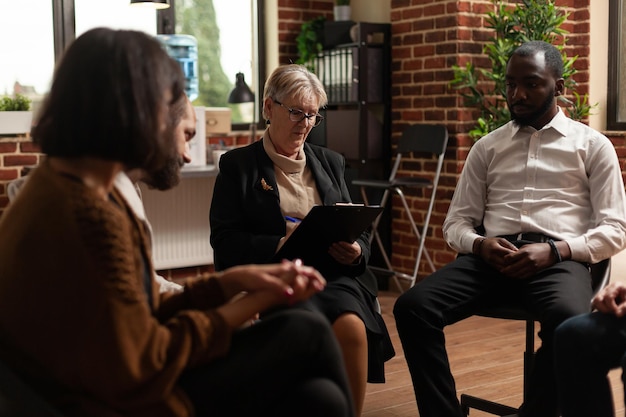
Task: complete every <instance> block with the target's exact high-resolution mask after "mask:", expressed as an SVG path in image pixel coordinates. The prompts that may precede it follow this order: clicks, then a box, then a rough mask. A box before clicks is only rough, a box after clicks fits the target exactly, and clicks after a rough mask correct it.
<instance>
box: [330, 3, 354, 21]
mask: <svg viewBox="0 0 626 417" xmlns="http://www.w3.org/2000/svg"><path fill="white" fill-rule="evenodd" d="M333 13H334V15H335V21H336V22H339V21H344V20H350V15H351V14H352V9H351V8H350V5H347V6H334V7H333Z"/></svg>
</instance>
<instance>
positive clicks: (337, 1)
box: [335, 0, 350, 6]
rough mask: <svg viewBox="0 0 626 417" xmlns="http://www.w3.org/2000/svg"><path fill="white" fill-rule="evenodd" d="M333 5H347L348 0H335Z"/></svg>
mask: <svg viewBox="0 0 626 417" xmlns="http://www.w3.org/2000/svg"><path fill="white" fill-rule="evenodd" d="M335 5H337V6H349V5H350V0H335Z"/></svg>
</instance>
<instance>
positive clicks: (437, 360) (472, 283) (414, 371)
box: [394, 255, 592, 417]
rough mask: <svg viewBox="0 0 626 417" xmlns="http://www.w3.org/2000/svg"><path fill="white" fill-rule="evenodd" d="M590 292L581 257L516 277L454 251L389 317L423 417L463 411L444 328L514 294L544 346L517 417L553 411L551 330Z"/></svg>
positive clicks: (585, 302) (582, 306)
mask: <svg viewBox="0 0 626 417" xmlns="http://www.w3.org/2000/svg"><path fill="white" fill-rule="evenodd" d="M591 296H592V289H591V276H590V273H589V270H588V268H587V267H586V266H585V265H583V264H581V263H579V262H574V261H564V262H560V263H558V264H555V265H553V266H552V267H550V268H547V269H545V270H543V271H541V272H540V273H539V274H537V275H536V276H534V277H532V278H530V279H525V280H519V279H511V278H507V277H505V276H503V275H501V274H500V273H498V272H497V271H496V270H494V269H493V268H491V267H490V266H489V265H488V264H487V263H486V262H484V261H483V260H482V259H481V258H479V257H476V256H473V255H466V256H459V257H458V258H457V259H456V260H455V261H453V262H451V263H450V264H448V265H446V266H445V267H443V268H441V269H440V270H438V271H437V272H435V273H433V274H432V275H430V276H429V277H427V278H425V279H424V280H423V281H421V282H420V283H418V284H417V285H415V286H414V287H413V288H411V289H410V290H408V291H407V292H405V293H404V294H402V295H401V296H400V297H399V298H398V300H397V301H396V304H395V306H394V316H395V319H396V325H397V329H398V334H399V336H400V340H401V342H402V347H403V349H404V354H405V358H406V361H407V364H408V367H409V371H410V373H411V378H412V381H413V387H414V391H415V398H416V400H417V405H418V408H419V412H420V416H421V417H462V416H464V414H463V412H462V411H461V407H460V405H459V401H458V398H457V395H456V387H455V383H454V378H453V376H452V374H451V372H450V365H449V362H448V355H447V352H446V348H445V336H444V332H443V329H444V327H445V326H447V325H449V324H453V323H456V322H457V321H459V320H463V319H465V318H467V317H470V316H472V315H473V314H474V313H475V312H476V311H477V308H478V307H479V306H480V305H481V303H482V302H484V301H485V300H501V301H502V303H506V302H507V300H508V299H511V297H521V298H520V299H521V300H522V301H523V302H524V304H525V305H526V306H527V307H528V309H529V310H530V311H531V312H533V313H536V314H537V316H538V317H540V323H541V330H540V332H539V336H540V338H541V341H542V344H541V347H540V348H539V349H538V351H537V355H536V358H535V366H534V369H533V371H532V375H531V379H530V387H531V388H530V392H529V398H527V401H526V403H525V404H523V405H522V409H521V411H520V415H522V416H532V417H544V416H545V417H548V416H549V417H555V416H557V415H558V410H557V408H558V407H557V393H556V387H555V376H554V364H553V336H554V330H555V329H556V327H557V326H558V325H559V324H560V323H561V322H562V321H564V320H565V319H567V318H569V317H572V316H575V315H577V314H581V313H585V312H588V311H589V309H590V300H591Z"/></svg>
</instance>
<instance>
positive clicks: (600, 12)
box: [589, 0, 609, 131]
mask: <svg viewBox="0 0 626 417" xmlns="http://www.w3.org/2000/svg"><path fill="white" fill-rule="evenodd" d="M590 3H591V6H590V9H591V10H590V15H591V29H590V30H591V39H590V42H589V45H590V56H589V102H590V103H591V104H594V103H598V105H597V106H596V107H595V108H594V109H593V110H592V113H593V114H592V115H591V116H589V126H591V127H593V128H594V129H596V130H600V131H603V130H606V102H607V98H606V97H607V82H608V67H609V62H608V60H609V54H608V45H609V0H593V1H590ZM591 45H594V46H595V47H591ZM603 45H606V47H604V48H602V46H603Z"/></svg>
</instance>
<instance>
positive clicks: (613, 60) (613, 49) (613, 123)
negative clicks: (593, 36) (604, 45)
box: [606, 0, 626, 130]
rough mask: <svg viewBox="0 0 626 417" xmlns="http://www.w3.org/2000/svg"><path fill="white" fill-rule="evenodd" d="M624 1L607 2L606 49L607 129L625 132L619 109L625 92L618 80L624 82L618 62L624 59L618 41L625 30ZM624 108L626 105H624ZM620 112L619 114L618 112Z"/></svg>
mask: <svg viewBox="0 0 626 417" xmlns="http://www.w3.org/2000/svg"><path fill="white" fill-rule="evenodd" d="M624 7H625V4H624V0H614V1H610V2H609V49H608V55H609V56H608V61H609V72H608V85H607V123H606V125H607V129H608V130H626V117H624V118H623V120H620V118H619V115H620V113H624V114H626V108H620V99H623V95H624V94H626V91H620V80H626V68H622V66H621V65H620V61H621V60H623V59H625V57H626V45H623V44H622V42H621V39H620V36H621V33H622V30H624V29H626V21H625V20H626V18H624V17H623V16H622V14H623V13H624V12H625V10H624ZM625 106H626V105H625ZM620 110H621V112H620Z"/></svg>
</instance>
